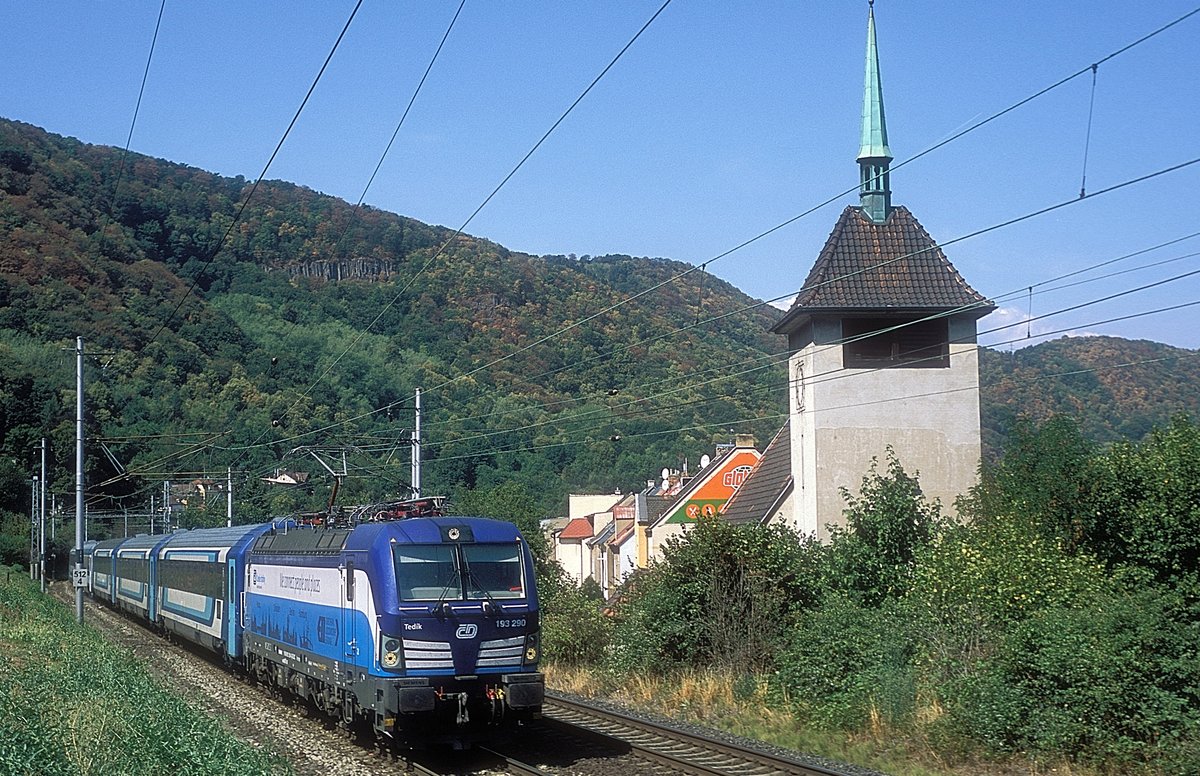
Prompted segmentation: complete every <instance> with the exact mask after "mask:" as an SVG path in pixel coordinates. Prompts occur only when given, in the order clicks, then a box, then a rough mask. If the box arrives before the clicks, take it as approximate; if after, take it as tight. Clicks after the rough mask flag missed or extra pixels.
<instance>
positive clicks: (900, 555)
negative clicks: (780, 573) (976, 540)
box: [828, 447, 942, 605]
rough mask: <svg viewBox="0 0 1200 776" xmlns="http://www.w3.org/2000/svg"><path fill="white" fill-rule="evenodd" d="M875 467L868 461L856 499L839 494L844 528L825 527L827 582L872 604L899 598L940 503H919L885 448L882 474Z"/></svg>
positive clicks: (935, 526) (931, 533)
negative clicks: (827, 529) (843, 505)
mask: <svg viewBox="0 0 1200 776" xmlns="http://www.w3.org/2000/svg"><path fill="white" fill-rule="evenodd" d="M877 468H878V461H877V460H876V459H872V460H871V468H870V470H869V471H868V472H867V474H866V475H864V476H863V480H862V488H861V490H860V492H859V495H858V496H854V495H853V494H851V493H850V492H849V491H847V490H845V489H843V490H842V497H843V498H845V499H846V504H847V506H846V510H845V516H846V525H845V526H837V525H834V526H830V546H829V552H828V562H829V571H828V574H829V579H830V584H831V585H833V586H835V587H837V588H838V589H840V590H846V591H849V592H851V593H853V594H855V595H857V596H859V597H861V598H862V600H863V601H864V602H866V603H867V604H872V605H874V604H878V603H880V602H881V601H883V600H885V599H888V598H892V599H895V598H899V597H900V596H902V595H903V594H904V592H905V591H906V590H907V589H908V586H909V584H910V582H911V579H912V573H913V563H914V560H915V559H916V556H917V553H918V552H919V551H920V549H921V548H922V547H924V546H925V545H926V544H928V543H929V542H930V541H931V540H932V539H933V537H935V536H936V535H937V532H938V531H939V530H940V528H941V524H942V519H941V507H940V505H939V504H937V503H936V502H935V503H932V504H931V503H929V502H927V501H926V500H925V498H924V496H923V495H922V494H921V486H920V484H919V483H918V481H917V478H916V477H915V476H913V475H910V474H908V473H907V472H905V471H904V467H903V466H902V465H901V464H900V461H899V459H897V458H896V455H895V453H894V452H893V451H892V449H891V448H890V447H889V448H888V451H887V474H880V473H879V472H878V471H877Z"/></svg>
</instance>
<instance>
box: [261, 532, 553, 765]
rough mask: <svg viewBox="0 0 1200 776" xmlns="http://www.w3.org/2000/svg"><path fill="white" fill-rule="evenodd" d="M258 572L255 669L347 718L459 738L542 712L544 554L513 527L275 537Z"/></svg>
mask: <svg viewBox="0 0 1200 776" xmlns="http://www.w3.org/2000/svg"><path fill="white" fill-rule="evenodd" d="M247 573H248V583H247V595H246V618H247V620H246V622H245V638H246V652H247V663H248V666H249V668H250V670H251V671H252V672H253V673H254V674H255V676H256V677H258V678H259V679H261V680H263V681H269V682H272V683H274V684H276V685H278V686H281V687H287V688H289V689H291V690H292V691H293V692H295V693H296V694H298V695H301V696H303V697H307V698H310V699H312V700H313V702H314V703H316V705H317V706H318V707H319V708H321V709H323V710H324V711H326V712H327V713H329V714H333V715H338V716H341V718H342V719H343V721H345V722H347V723H351V722H354V721H362V722H367V723H369V724H370V725H371V726H372V727H374V728H375V730H376V731H378V732H379V733H382V734H384V735H388V736H394V737H396V738H397V739H400V740H405V741H410V742H411V741H420V742H430V741H437V740H441V741H446V742H450V743H452V744H456V745H457V744H462V743H465V742H468V741H470V740H473V739H474V738H476V737H478V736H480V735H481V734H485V733H486V732H487V731H488V729H489V727H494V726H496V725H499V724H501V723H509V722H514V721H519V720H522V719H528V718H532V717H536V716H537V715H538V714H540V712H541V706H542V696H543V690H544V683H543V679H542V675H541V674H540V673H538V671H537V663H538V656H539V652H540V646H539V644H538V602H537V593H536V590H535V589H534V583H533V558H532V556H531V555H530V552H529V548H528V545H527V544H526V543H525V541H524V540H523V539H522V537H521V535H520V533H519V532H518V531H517V529H516V527H515V526H513V525H512V524H510V523H504V522H500V521H497V520H489V519H485V518H476V517H414V518H408V519H404V520H398V521H394V522H380V523H369V524H365V525H359V526H356V527H353V528H298V529H292V530H289V531H275V532H271V533H267V534H264V535H263V536H261V537H260V538H259V539H258V540H257V541H255V543H254V545H253V547H252V548H251V549H250V552H249V554H248V556H247Z"/></svg>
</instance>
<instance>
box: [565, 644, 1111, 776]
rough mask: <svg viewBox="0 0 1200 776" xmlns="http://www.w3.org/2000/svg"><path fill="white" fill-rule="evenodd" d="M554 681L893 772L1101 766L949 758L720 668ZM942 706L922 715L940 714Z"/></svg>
mask: <svg viewBox="0 0 1200 776" xmlns="http://www.w3.org/2000/svg"><path fill="white" fill-rule="evenodd" d="M542 670H543V671H544V672H545V674H546V684H547V686H548V687H550V688H552V689H554V690H559V691H562V692H568V693H572V694H575V695H580V696H583V697H603V698H607V699H610V700H613V701H617V702H620V703H623V704H625V705H627V706H630V707H633V708H637V709H642V710H645V711H648V712H651V713H654V714H660V715H662V716H665V717H670V718H673V719H679V720H683V721H686V722H693V723H696V724H700V725H704V726H707V727H711V728H714V729H717V730H724V731H727V732H729V733H733V734H735V735H739V736H744V737H746V738H752V739H755V740H758V741H763V742H765V743H768V744H773V745H775V746H782V747H786V748H788V749H793V750H795V751H798V752H804V753H806V754H811V755H817V756H819V757H827V758H829V759H831V760H836V761H839V762H847V763H853V764H855V765H859V766H863V767H866V768H872V769H874V770H878V771H880V772H882V773H887V774H893V775H894V776H948V775H949V776H968V775H975V774H978V775H980V776H1017V775H1018V774H1039V775H1040V774H1046V775H1047V776H1050V775H1051V774H1052V775H1053V776H1096V774H1097V773H1100V772H1099V771H1096V770H1094V769H1091V768H1088V767H1084V766H1079V765H1076V764H1072V763H1069V762H1062V761H1059V762H1053V763H1048V762H1044V761H1034V760H1023V759H1019V758H1017V759H1010V760H1007V761H1004V762H987V761H980V760H977V759H974V758H971V757H969V756H964V757H961V758H958V759H957V760H956V761H955V762H947V761H946V760H944V759H943V758H942V757H941V756H939V755H938V753H937V752H936V751H935V749H934V747H932V746H930V744H929V742H928V741H926V740H924V738H923V737H922V736H921V735H920V734H919V733H917V732H916V731H914V730H912V729H900V728H895V727H892V726H890V725H889V724H888V723H887V722H886V721H885V720H886V715H884V714H882V713H875V714H872V715H871V720H870V723H869V724H868V725H867V726H866V727H865V729H863V730H862V731H860V732H855V733H850V732H847V731H845V730H834V729H829V728H826V727H823V726H819V725H810V724H805V722H804V721H803V720H801V719H799V718H797V717H796V716H795V714H793V713H792V712H791V711H789V710H788V709H781V708H778V707H777V705H776V704H774V703H772V701H771V699H770V695H769V693H768V688H767V682H766V680H765V679H764V678H763V677H756V676H752V675H748V674H735V673H732V672H729V671H725V670H721V669H710V670H706V671H688V672H680V673H676V674H644V673H637V674H630V675H627V676H621V677H616V676H613V675H612V674H610V673H607V672H604V671H598V670H595V669H590V668H586V667H576V666H563V665H558V664H545V663H543V664H542ZM937 713H938V710H937V709H936V708H928V709H925V708H923V709H919V710H918V715H919V716H920V715H935V716H936V714H937Z"/></svg>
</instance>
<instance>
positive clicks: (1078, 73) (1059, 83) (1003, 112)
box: [430, 7, 1200, 391]
mask: <svg viewBox="0 0 1200 776" xmlns="http://www.w3.org/2000/svg"><path fill="white" fill-rule="evenodd" d="M660 10H661V9H660ZM1197 13H1200V7H1197V8H1195V9H1193V10H1192V11H1190V12H1188V13H1186V14H1184V15H1183V16H1180V17H1178V18H1176V19H1175V20H1173V21H1171V22H1169V23H1167V24H1165V25H1163V26H1161V27H1159V28H1158V29H1156V30H1154V31H1153V32H1150V33H1148V34H1146V35H1144V36H1142V37H1141V38H1139V39H1137V40H1135V41H1133V42H1132V43H1129V44H1127V45H1125V46H1123V47H1121V48H1119V49H1117V50H1116V51H1113V52H1112V53H1110V54H1108V55H1107V56H1105V57H1103V58H1101V59H1100V60H1098V61H1097V62H1095V63H1093V64H1092V65H1089V66H1087V67H1085V68H1082V69H1080V70H1078V71H1076V72H1075V73H1072V74H1071V75H1068V76H1066V77H1065V78H1062V79H1060V80H1059V81H1057V82H1055V83H1053V84H1051V85H1050V86H1047V87H1045V88H1044V89H1041V90H1039V91H1038V92H1035V93H1034V94H1032V95H1030V96H1028V97H1026V98H1024V99H1022V100H1019V101H1018V102H1016V103H1014V104H1012V105H1010V106H1008V107H1007V108H1004V109H1003V110H1000V111H997V112H996V113H993V114H992V115H990V116H988V117H986V118H984V119H981V120H980V121H978V122H975V123H974V124H972V125H970V126H968V127H966V128H965V129H963V130H961V131H959V132H957V133H955V134H953V135H951V136H950V137H948V138H945V139H944V140H942V141H940V142H938V143H935V144H934V145H932V146H930V147H929V148H926V149H925V150H923V151H921V152H920V153H918V154H916V155H915V156H913V157H911V158H909V159H906V160H904V161H902V162H899V163H897V164H896V165H893V166H892V168H891V169H892V170H898V169H901V168H902V167H904V166H906V165H908V164H911V163H912V162H915V161H916V160H918V159H920V158H922V157H924V156H926V155H928V154H929V153H932V152H933V151H935V150H937V149H939V148H942V147H944V146H946V145H947V144H949V143H952V142H954V141H955V140H957V139H959V138H961V137H963V136H964V135H967V134H969V133H971V132H974V131H975V130H977V129H979V128H981V127H983V126H985V125H987V124H989V123H991V122H992V121H995V120H996V119H999V118H1000V117H1002V116H1004V115H1006V114H1008V113H1011V112H1012V111H1014V110H1016V109H1017V108H1020V107H1021V106H1023V105H1025V104H1027V103H1029V102H1032V101H1033V100H1035V99H1037V98H1038V97H1041V96H1042V95H1045V94H1047V93H1049V92H1051V91H1053V90H1055V89H1057V88H1059V87H1060V86H1063V85H1065V84H1067V83H1069V82H1071V81H1073V80H1075V79H1076V78H1078V77H1079V76H1081V75H1083V74H1085V73H1087V72H1089V71H1090V70H1091V69H1092V68H1093V67H1097V66H1099V65H1100V64H1103V63H1104V62H1107V61H1109V60H1111V59H1113V58H1115V57H1117V56H1119V55H1120V54H1123V53H1125V52H1127V51H1129V50H1131V49H1133V48H1134V47H1136V46H1138V45H1140V44H1142V43H1145V42H1146V41H1148V40H1150V39H1152V38H1154V37H1156V36H1157V35H1160V34H1161V33H1163V32H1166V31H1167V30H1169V29H1171V28H1172V27H1174V26H1176V25H1178V24H1180V23H1182V22H1183V21H1185V20H1187V19H1188V18H1190V17H1192V16H1194V15H1196V14H1197ZM1190 163H1191V162H1189V163H1188V164H1190ZM1169 171H1170V170H1167V171H1164V172H1169ZM1132 182H1136V181H1131V182H1130V183H1132ZM857 189H858V186H857V185H856V186H853V187H851V188H849V189H846V190H845V191H842V192H839V193H838V194H836V195H834V196H833V197H830V198H829V199H826V200H825V201H824V202H821V203H820V204H818V205H816V206H814V207H812V208H809V209H808V210H805V211H804V212H802V213H800V214H798V215H796V216H793V217H792V218H789V219H787V220H786V221H783V222H781V223H779V224H776V225H775V226H773V227H771V228H769V229H767V230H765V231H763V232H760V233H759V234H757V235H755V236H754V237H751V238H750V239H749V240H746V241H744V242H742V243H740V244H738V245H736V246H734V247H733V248H730V249H729V250H727V251H724V252H723V253H720V254H718V255H716V256H714V257H712V258H710V259H708V260H707V261H705V262H704V263H703V264H700V265H697V266H694V267H691V268H689V269H687V270H685V271H683V272H681V273H679V274H677V275H675V276H674V277H672V278H670V279H668V280H665V281H662V282H660V283H657V284H655V285H653V286H651V287H650V288H647V289H645V290H643V291H640V292H638V293H636V294H634V295H632V296H630V297H628V298H626V299H624V300H622V301H620V302H618V303H616V304H614V305H611V306H609V307H608V308H605V309H604V310H601V311H599V312H597V313H595V314H593V315H589V316H586V317H584V318H583V319H581V320H579V321H575V322H572V323H571V324H570V325H568V326H565V327H563V328H561V329H559V330H558V331H556V332H554V333H553V334H550V335H547V336H546V337H542V338H540V339H538V340H535V341H534V342H531V343H529V344H527V345H525V346H523V347H521V348H519V349H518V350H516V351H513V352H511V353H509V354H506V355H504V356H502V357H500V358H497V359H494V360H492V361H490V362H488V363H486V364H483V365H481V366H479V367H476V368H475V369H472V370H469V371H467V372H465V373H463V374H461V375H459V376H457V377H456V378H453V380H451V381H448V382H447V383H443V384H442V385H439V386H435V387H433V388H431V389H430V390H431V391H436V390H438V389H440V388H443V387H445V386H446V385H448V384H449V383H450V382H454V381H457V380H463V379H466V378H468V377H471V376H473V375H475V374H477V373H478V372H480V371H483V370H485V369H489V368H491V367H493V366H496V365H498V364H500V363H502V362H504V361H506V360H508V359H510V358H513V357H515V356H517V355H519V354H521V353H524V352H526V351H528V350H530V349H531V348H533V347H536V346H538V345H540V344H543V343H545V342H547V341H549V340H551V339H553V338H555V337H558V336H561V335H562V334H565V333H566V332H568V331H571V330H573V329H575V328H577V327H578V326H581V325H583V324H584V323H588V322H590V321H592V320H595V319H596V318H598V317H600V316H602V315H604V314H607V313H609V312H612V311H613V310H615V309H617V308H619V307H621V306H622V305H625V304H628V303H629V302H631V301H634V300H636V299H639V298H641V297H642V296H645V295H646V294H649V293H652V292H654V291H656V290H658V289H659V288H662V287H663V286H666V285H669V284H670V283H672V282H674V281H675V280H678V279H680V278H683V277H685V276H687V275H689V274H691V273H693V272H696V271H697V270H699V269H701V268H702V267H703V268H707V266H708V265H709V264H712V263H714V262H716V261H719V260H721V259H723V258H725V257H727V256H729V255H731V254H733V253H736V252H737V251H740V250H742V249H743V248H746V247H748V246H749V245H752V244H753V243H755V242H758V241H759V240H762V239H764V238H765V237H767V236H769V235H771V234H774V233H775V232H777V231H779V230H781V229H783V228H785V227H787V226H790V225H791V224H793V223H795V222H796V221H799V220H800V219H802V218H804V217H806V216H808V215H811V214H812V213H814V212H816V211H818V210H820V209H822V208H824V207H825V206H827V205H829V204H832V203H833V202H836V201H837V200H839V199H841V198H842V197H844V196H846V195H847V194H850V193H852V192H854V191H856V190H857ZM1086 198H1087V197H1086V195H1081V196H1080V197H1079V199H1081V200H1082V199H1086ZM1064 204H1066V203H1064ZM1061 206H1063V205H1059V206H1058V207H1061ZM1053 209H1056V208H1054V207H1052V208H1048V209H1047V210H1045V211H1042V212H1049V211H1050V210H1053ZM1041 214H1042V213H1034V214H1030V215H1029V216H1027V217H1033V216H1036V215H1041ZM1014 223H1015V222H1014ZM1004 225H1007V224H1004ZM1002 226H1003V225H1002ZM464 228H465V227H464ZM994 228H999V227H994ZM972 236H975V235H967V237H972ZM960 239H966V237H964V238H960ZM943 244H948V243H943ZM869 269H873V268H869Z"/></svg>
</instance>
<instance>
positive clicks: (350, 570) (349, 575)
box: [340, 558, 362, 666]
mask: <svg viewBox="0 0 1200 776" xmlns="http://www.w3.org/2000/svg"><path fill="white" fill-rule="evenodd" d="M354 574H355V569H354V560H353V559H352V558H348V559H347V560H346V564H345V566H344V568H343V573H342V635H341V639H340V642H341V645H342V660H343V662H345V663H346V665H348V666H357V665H359V663H360V661H361V657H362V645H361V644H359V637H360V634H359V633H358V620H359V618H358V616H357V608H356V607H357V598H358V596H357V591H356V590H355V579H354Z"/></svg>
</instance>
